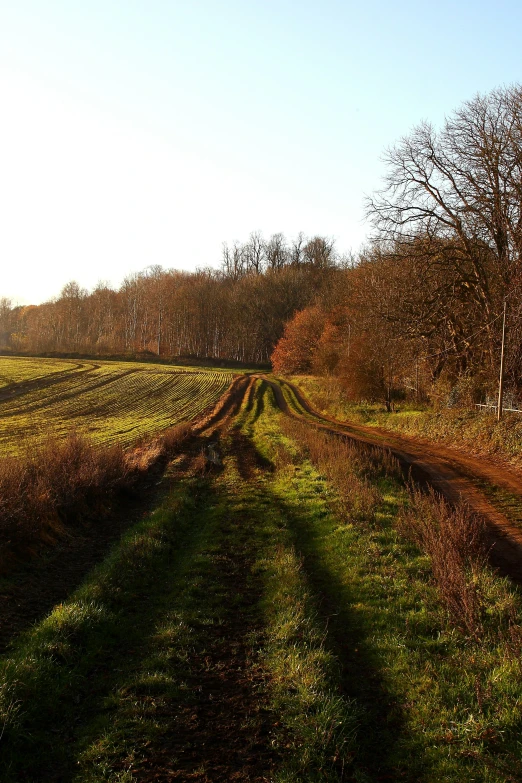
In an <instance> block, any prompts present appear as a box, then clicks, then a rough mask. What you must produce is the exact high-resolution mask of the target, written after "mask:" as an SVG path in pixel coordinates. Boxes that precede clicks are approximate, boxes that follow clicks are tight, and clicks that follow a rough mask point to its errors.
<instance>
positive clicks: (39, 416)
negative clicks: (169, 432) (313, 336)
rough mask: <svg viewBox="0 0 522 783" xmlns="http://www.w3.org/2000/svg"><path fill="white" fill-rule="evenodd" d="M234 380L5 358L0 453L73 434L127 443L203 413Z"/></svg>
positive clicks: (158, 368) (0, 380)
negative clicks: (50, 438) (74, 432)
mask: <svg viewBox="0 0 522 783" xmlns="http://www.w3.org/2000/svg"><path fill="white" fill-rule="evenodd" d="M231 381H232V373H231V372H228V371H224V370H206V369H200V368H185V367H183V368H181V367H173V366H166V365H149V364H144V363H139V362H109V361H106V362H103V361H101V362H98V361H96V362H94V361H81V362H79V361H73V360H66V359H41V358H34V359H32V358H17V357H0V453H2V454H3V455H7V454H16V453H20V452H21V451H23V450H24V449H26V448H27V447H28V446H29V447H31V446H32V445H35V444H37V443H38V442H40V441H43V440H46V439H47V438H48V437H49V435H52V436H59V437H60V436H65V435H67V434H68V433H69V432H71V430H74V431H76V432H78V433H81V434H84V435H87V436H88V437H89V438H90V439H91V440H92V441H93V442H94V443H99V444H112V443H120V444H121V445H123V446H129V445H130V444H131V443H134V442H135V441H136V440H138V439H139V438H141V437H143V436H146V435H149V434H152V433H155V432H159V431H160V430H163V429H165V428H167V427H170V426H172V425H174V424H177V423H179V422H183V421H188V420H191V419H193V418H194V417H196V416H198V414H200V413H201V412H202V411H204V410H205V409H206V408H208V407H209V406H212V405H213V404H214V403H215V402H216V401H217V400H218V398H219V397H220V396H221V395H222V394H223V392H224V391H225V390H226V388H227V387H228V386H229V384H230V383H231Z"/></svg>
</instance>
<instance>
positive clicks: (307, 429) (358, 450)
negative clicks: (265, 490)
mask: <svg viewBox="0 0 522 783" xmlns="http://www.w3.org/2000/svg"><path fill="white" fill-rule="evenodd" d="M281 428H282V430H283V432H284V433H285V434H287V435H288V436H289V437H291V438H292V440H294V441H295V442H297V443H298V444H299V445H300V446H301V448H302V449H303V451H304V452H305V453H306V455H307V456H308V457H309V458H310V460H311V461H312V462H313V463H314V464H315V465H316V466H317V467H318V468H319V470H321V472H322V473H324V475H325V477H326V478H327V479H328V480H329V481H331V482H332V484H333V485H334V486H335V488H336V490H337V491H338V493H339V511H340V512H341V514H342V516H343V517H344V518H345V519H347V520H359V521H363V520H364V521H367V522H371V521H373V520H374V518H375V512H376V510H377V507H378V505H379V504H380V503H381V502H382V493H381V492H380V490H379V489H378V487H377V486H376V485H375V483H374V482H375V480H376V479H377V478H379V477H381V476H385V475H390V474H391V475H396V476H398V475H399V474H400V468H399V464H398V462H397V460H396V459H395V457H393V455H392V454H391V453H390V452H389V451H388V450H385V449H379V448H376V447H373V446H370V445H368V446H367V445H366V444H364V443H355V442H354V441H352V440H350V439H348V438H346V437H344V436H343V435H337V434H334V433H329V432H324V431H322V430H320V429H316V428H315V427H311V426H310V425H309V424H308V423H306V424H305V423H301V422H299V421H297V420H296V419H287V418H285V419H283V420H282V423H281ZM278 456H280V455H278Z"/></svg>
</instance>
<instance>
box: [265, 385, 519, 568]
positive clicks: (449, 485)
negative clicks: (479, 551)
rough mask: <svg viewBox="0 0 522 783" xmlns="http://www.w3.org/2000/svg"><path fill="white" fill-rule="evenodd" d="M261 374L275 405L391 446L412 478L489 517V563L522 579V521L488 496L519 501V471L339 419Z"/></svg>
mask: <svg viewBox="0 0 522 783" xmlns="http://www.w3.org/2000/svg"><path fill="white" fill-rule="evenodd" d="M263 378H264V380H266V381H267V383H269V384H270V386H271V387H272V389H273V391H274V395H275V398H276V402H277V404H278V406H279V407H280V408H281V410H282V411H284V412H285V413H286V414H287V415H289V416H293V417H294V418H298V419H301V420H304V421H308V422H310V423H311V424H313V425H314V426H316V427H320V428H321V429H325V430H327V431H330V432H336V433H341V434H343V435H345V436H346V437H348V438H351V439H353V440H356V441H358V442H361V443H367V444H371V445H373V446H378V447H380V448H384V449H389V450H390V451H391V452H392V454H393V455H394V456H395V457H396V458H397V459H398V460H399V462H400V464H401V466H402V467H403V469H404V470H405V472H407V473H411V475H412V477H413V478H414V479H417V480H419V481H421V482H424V483H428V484H430V485H431V486H433V487H434V488H435V489H436V490H437V491H439V492H440V493H441V494H442V495H444V497H446V498H447V499H448V500H450V501H451V502H457V501H464V502H466V503H467V504H468V505H469V506H470V507H471V508H472V509H473V511H475V512H476V513H477V514H480V515H481V516H482V517H484V518H485V519H486V521H487V522H488V525H489V530H490V536H491V539H490V543H491V561H492V563H493V564H494V565H495V566H496V567H497V568H499V570H500V571H501V572H502V573H504V574H506V575H508V576H510V577H511V578H512V579H514V580H515V581H517V582H520V583H522V524H517V522H518V519H517V516H518V515H517V514H516V513H515V514H510V516H511V517H512V518H508V517H507V516H506V514H505V513H503V511H502V510H500V509H499V505H500V502H498V503H497V502H492V500H491V499H490V498H488V497H487V495H486V493H487V494H488V495H490V494H494V492H495V490H496V489H500V490H504V491H505V492H508V493H509V494H510V495H511V496H513V497H515V498H516V499H517V500H520V503H521V504H522V476H521V475H520V474H519V473H517V472H515V471H514V470H513V469H512V468H508V467H507V466H505V465H502V464H498V463H497V464H496V463H494V462H493V461H492V460H487V459H485V458H478V457H474V456H470V455H466V454H464V453H463V452H460V451H458V450H457V449H452V448H449V447H447V446H441V445H439V444H435V443H430V442H427V441H422V440H420V439H416V438H412V437H409V436H404V435H396V434H395V433H391V432H388V431H386V430H383V429H379V428H376V427H365V426H363V425H360V424H352V423H347V422H340V421H337V420H336V419H334V418H331V417H329V416H325V415H324V414H322V413H319V412H318V411H316V410H315V409H314V408H313V406H312V405H311V404H310V403H309V402H308V400H307V399H306V397H305V396H304V394H303V393H302V392H301V391H300V390H299V389H298V388H297V387H295V386H294V385H293V384H291V383H289V382H288V381H281V382H280V384H281V385H280V384H279V383H275V382H274V381H272V380H271V379H270V378H266V377H264V376H263ZM285 385H286V386H287V387H288V388H289V389H291V390H292V392H293V394H294V395H295V397H296V399H297V401H298V403H299V406H300V407H301V408H302V409H303V411H304V412H305V413H306V414H307V416H306V418H305V417H304V416H301V415H299V413H296V412H295V411H294V410H292V409H291V408H290V406H289V405H288V403H287V401H286V399H285V396H284V394H283V391H282V386H285ZM488 490H489V491H488ZM521 523H522V520H521Z"/></svg>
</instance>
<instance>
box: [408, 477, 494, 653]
mask: <svg viewBox="0 0 522 783" xmlns="http://www.w3.org/2000/svg"><path fill="white" fill-rule="evenodd" d="M409 494H410V504H409V506H408V507H407V508H405V509H404V510H403V512H402V514H401V515H400V517H399V523H398V527H399V530H400V532H401V533H403V534H405V535H406V536H407V537H408V538H410V539H411V540H413V541H414V542H415V543H416V544H417V546H418V547H419V549H421V550H422V551H423V552H425V553H426V554H427V555H428V556H429V558H430V561H431V569H432V573H433V578H434V580H435V584H436V586H437V591H438V593H439V597H440V599H441V601H442V603H443V604H444V606H445V607H446V609H447V610H448V612H449V614H450V616H451V618H452V620H453V622H454V623H455V624H456V625H457V626H459V627H460V628H461V630H462V631H464V632H465V633H467V634H469V635H470V636H472V637H473V638H480V637H481V636H482V635H483V634H484V617H485V612H486V610H487V603H486V598H485V596H484V594H483V590H482V589H481V582H482V579H481V577H482V575H483V573H484V571H485V570H486V568H487V547H486V543H485V541H486V535H485V534H486V528H485V522H484V520H483V519H482V518H481V517H479V516H478V515H477V514H474V513H473V512H472V511H471V510H470V509H469V508H468V507H467V506H466V505H465V504H460V505H457V506H452V505H450V504H449V503H448V502H447V501H446V500H444V498H443V497H441V496H440V495H439V494H438V493H437V492H435V491H434V490H433V489H430V490H429V491H428V492H427V493H423V492H421V490H419V489H417V488H415V487H413V486H412V487H410V490H409Z"/></svg>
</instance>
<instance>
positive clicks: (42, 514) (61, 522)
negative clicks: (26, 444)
mask: <svg viewBox="0 0 522 783" xmlns="http://www.w3.org/2000/svg"><path fill="white" fill-rule="evenodd" d="M190 433H191V426H190V424H181V425H179V426H177V427H173V428H171V429H169V430H167V431H166V432H165V433H164V434H163V435H161V436H158V437H156V438H154V439H153V440H152V441H150V442H148V443H143V444H141V445H140V446H139V447H136V448H134V449H132V451H128V452H126V451H125V450H124V449H123V448H122V447H121V446H119V445H114V446H110V447H107V448H100V447H97V446H94V445H93V444H92V443H90V442H89V441H88V440H87V439H86V438H85V437H83V436H82V435H79V434H77V433H73V434H71V435H70V436H69V437H68V438H66V439H58V438H50V439H49V440H47V442H46V443H45V444H44V445H42V446H41V447H40V448H38V449H36V450H32V451H31V452H28V453H27V454H25V455H24V456H23V457H7V458H5V459H3V460H2V461H1V462H0V568H5V566H6V564H7V563H9V561H10V560H11V559H12V557H13V555H15V556H17V555H26V554H27V553H30V552H31V550H32V549H33V548H34V546H35V545H36V544H37V543H38V542H41V541H49V540H50V539H52V537H53V536H54V535H56V534H57V533H60V532H62V531H63V530H64V528H65V526H67V525H72V524H74V523H77V522H78V521H81V520H82V519H85V518H86V517H93V516H97V517H104V516H107V512H108V511H109V509H110V504H111V500H112V499H113V498H114V497H115V496H116V495H117V494H118V493H121V492H125V491H129V490H131V489H132V488H133V487H134V486H135V485H136V483H137V481H138V480H139V478H140V477H141V476H143V475H144V474H145V473H146V472H147V471H149V470H150V469H151V468H152V467H153V466H154V465H156V464H157V463H158V462H159V461H160V460H161V459H166V458H168V457H169V456H170V455H172V454H174V453H176V451H178V450H179V448H180V447H181V445H182V444H183V443H184V442H185V441H186V439H187V438H188V436H189V435H190Z"/></svg>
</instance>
